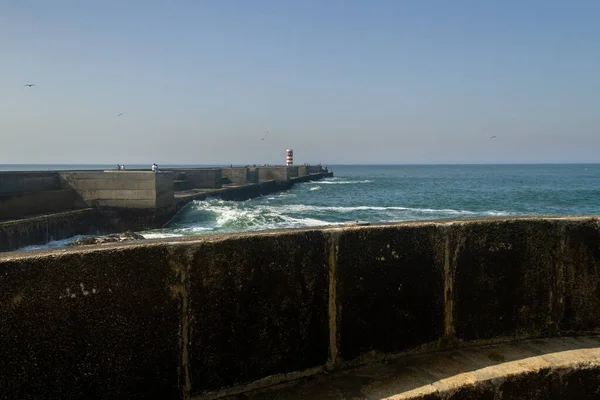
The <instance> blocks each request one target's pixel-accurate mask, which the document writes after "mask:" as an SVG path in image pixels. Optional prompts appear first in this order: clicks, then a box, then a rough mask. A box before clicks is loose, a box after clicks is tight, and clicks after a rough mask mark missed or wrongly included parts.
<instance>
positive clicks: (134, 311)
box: [0, 217, 600, 398]
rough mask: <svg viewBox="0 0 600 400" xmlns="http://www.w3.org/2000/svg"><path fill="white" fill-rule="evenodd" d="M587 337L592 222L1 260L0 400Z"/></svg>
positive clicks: (263, 237)
mask: <svg viewBox="0 0 600 400" xmlns="http://www.w3.org/2000/svg"><path fill="white" fill-rule="evenodd" d="M598 328H600V223H599V220H598V219H597V218H584V217H581V218H523V219H491V220H488V219H486V220H472V221H465V220H463V221H438V222H420V223H402V224H386V225H374V226H344V227H335V228H328V229H313V230H291V231H273V232H263V233H255V234H243V235H228V236H210V237H202V238H199V237H195V238H187V239H179V240H169V241H168V242H167V241H162V242H161V241H147V242H145V243H139V244H131V245H114V246H106V247H102V246H98V247H88V248H81V249H69V250H58V251H49V252H42V253H31V254H19V253H12V254H6V255H4V256H0V353H1V354H3V357H2V358H1V359H0V388H3V389H4V390H2V392H3V393H4V394H5V395H6V396H8V397H10V398H23V397H36V396H38V397H39V396H42V397H44V396H45V397H52V395H54V394H58V393H62V394H63V395H64V394H65V393H66V394H67V397H79V398H81V397H95V396H96V397H97V396H101V394H102V393H111V396H114V397H120V398H130V397H148V396H151V397H157V396H158V397H161V398H189V397H190V396H201V395H206V394H207V393H208V392H214V393H220V394H225V393H235V392H236V391H243V390H245V389H246V388H248V387H257V386H260V385H266V384H271V383H274V382H278V381H284V380H286V379H292V378H296V377H299V376H306V375H312V374H317V373H320V372H324V371H326V370H334V369H339V368H345V367H348V366H351V365H355V364H358V363H363V362H367V361H369V360H380V359H382V358H386V357H391V356H397V355H399V354H400V355H401V354H405V353H414V352H426V351H430V350H439V349H452V348H455V347H457V346H466V345H471V344H481V343H493V342H500V341H507V340H512V339H520V338H537V337H551V336H560V335H566V334H569V335H571V334H574V333H575V334H579V333H588V332H593V331H596V330H597V329H598ZM250 382H255V383H253V384H250ZM248 385H250V386H248Z"/></svg>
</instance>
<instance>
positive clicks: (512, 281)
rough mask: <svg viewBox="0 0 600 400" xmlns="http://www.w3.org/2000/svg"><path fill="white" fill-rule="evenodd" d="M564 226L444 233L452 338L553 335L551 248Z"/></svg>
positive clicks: (514, 225)
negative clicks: (451, 295) (451, 301)
mask: <svg viewBox="0 0 600 400" xmlns="http://www.w3.org/2000/svg"><path fill="white" fill-rule="evenodd" d="M566 224H568V223H566V222H565V221H558V220H555V221H552V220H542V219H540V220H535V221H531V220H514V221H508V222H506V221H490V222H487V223H478V224H454V225H453V226H451V227H449V228H448V234H449V243H448V246H449V248H448V250H447V251H448V252H449V253H450V258H451V259H450V260H449V267H450V268H451V273H452V274H453V275H454V278H453V279H454V302H455V303H454V311H455V312H454V318H455V325H456V336H457V338H459V339H465V340H476V339H490V338H494V337H503V336H508V337H514V336H523V335H524V336H543V335H548V334H552V333H556V329H557V328H556V324H557V321H558V320H557V318H559V317H558V316H555V315H554V312H555V310H554V306H553V301H554V300H556V299H555V298H553V296H557V295H558V293H557V292H556V291H555V290H554V289H555V285H554V282H555V281H556V278H557V276H556V262H555V259H556V248H557V246H558V245H559V244H560V243H561V230H562V229H563V227H564V226H565V225H566ZM589 244H591V243H589ZM597 321H600V320H597Z"/></svg>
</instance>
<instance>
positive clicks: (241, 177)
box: [222, 167, 258, 185]
mask: <svg viewBox="0 0 600 400" xmlns="http://www.w3.org/2000/svg"><path fill="white" fill-rule="evenodd" d="M222 174H223V178H226V179H228V180H229V182H230V183H233V184H236V185H245V184H247V183H258V182H253V181H250V180H248V168H244V167H233V168H223V170H222Z"/></svg>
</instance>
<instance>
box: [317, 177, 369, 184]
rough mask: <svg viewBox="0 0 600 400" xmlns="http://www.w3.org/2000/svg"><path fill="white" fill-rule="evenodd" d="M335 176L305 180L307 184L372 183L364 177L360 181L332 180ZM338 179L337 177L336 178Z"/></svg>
mask: <svg viewBox="0 0 600 400" xmlns="http://www.w3.org/2000/svg"><path fill="white" fill-rule="evenodd" d="M334 179H335V178H330V179H323V180H320V181H313V182H306V184H307V185H357V184H361V183H372V182H373V181H370V180H368V179H364V180H361V181H343V180H334ZM338 179H339V178H338Z"/></svg>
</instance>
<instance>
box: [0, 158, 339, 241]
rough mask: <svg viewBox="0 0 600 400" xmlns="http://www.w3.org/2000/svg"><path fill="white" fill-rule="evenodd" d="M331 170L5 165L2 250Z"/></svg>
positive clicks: (146, 223)
mask: <svg viewBox="0 0 600 400" xmlns="http://www.w3.org/2000/svg"><path fill="white" fill-rule="evenodd" d="M330 176H333V173H332V172H330V171H329V170H328V169H327V168H322V167H321V166H265V167H230V168H170V169H164V170H160V171H159V172H156V173H154V172H152V171H149V170H116V169H115V170H83V171H35V172H1V173H0V251H11V250H16V249H18V248H21V247H24V246H28V245H35V244H44V243H48V242H49V241H52V240H60V239H64V238H68V237H72V236H75V235H86V234H104V233H118V232H123V231H127V230H132V231H140V230H147V229H156V228H160V227H162V226H163V225H164V224H165V223H167V222H168V221H169V220H170V219H171V218H172V217H173V216H174V215H175V214H176V213H177V212H178V211H179V210H181V209H182V208H183V207H184V206H185V205H186V204H187V203H189V202H191V201H194V200H205V199H207V198H221V199H223V200H247V199H250V198H255V197H259V196H261V195H265V194H269V193H273V192H277V191H280V190H287V189H289V188H291V187H292V186H293V185H294V184H296V183H300V182H306V181H311V180H318V179H322V178H325V177H330Z"/></svg>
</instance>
